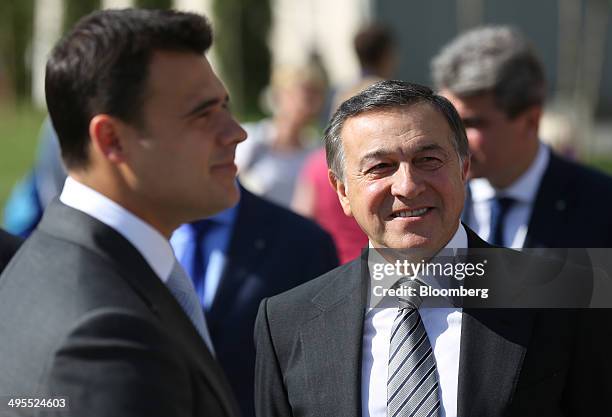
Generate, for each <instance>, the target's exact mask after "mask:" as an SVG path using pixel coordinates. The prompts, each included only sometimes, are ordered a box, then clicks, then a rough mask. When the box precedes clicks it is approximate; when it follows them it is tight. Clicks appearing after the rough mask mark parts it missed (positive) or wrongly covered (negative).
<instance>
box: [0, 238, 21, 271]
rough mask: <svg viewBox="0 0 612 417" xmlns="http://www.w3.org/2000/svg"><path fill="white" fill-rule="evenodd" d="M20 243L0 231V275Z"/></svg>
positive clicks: (18, 240)
mask: <svg viewBox="0 0 612 417" xmlns="http://www.w3.org/2000/svg"><path fill="white" fill-rule="evenodd" d="M22 242H23V240H22V239H20V238H19V237H17V236H13V235H12V234H10V233H7V232H5V231H4V230H2V229H0V273H1V272H2V271H4V268H5V267H6V266H7V265H8V263H9V261H10V260H11V258H12V257H13V255H14V254H15V252H17V249H19V246H21V243H22Z"/></svg>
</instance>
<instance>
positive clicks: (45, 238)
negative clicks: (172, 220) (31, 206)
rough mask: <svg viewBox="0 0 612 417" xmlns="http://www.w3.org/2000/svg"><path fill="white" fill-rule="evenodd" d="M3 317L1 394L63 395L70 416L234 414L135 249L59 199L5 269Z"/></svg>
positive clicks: (222, 385)
mask: <svg viewBox="0 0 612 417" xmlns="http://www.w3.org/2000/svg"><path fill="white" fill-rule="evenodd" d="M0 317H2V320H1V321H0V340H2V343H0V393H1V394H2V395H11V396H20V397H25V398H28V397H30V398H31V397H34V398H43V397H48V396H55V397H60V396H61V397H66V398H67V399H68V406H69V408H68V409H67V410H62V411H60V412H58V413H57V414H56V415H66V416H68V415H70V416H160V417H161V416H204V415H206V416H226V417H235V416H237V415H238V410H237V407H236V405H235V400H234V398H233V396H232V394H231V391H230V388H229V385H228V383H227V381H226V379H225V377H224V375H223V372H222V371H221V369H220V367H219V366H218V365H217V363H216V362H215V360H214V359H213V357H212V356H211V354H210V352H209V351H208V349H207V347H206V345H205V344H204V342H203V340H202V339H201V337H200V336H199V335H198V333H197V331H196V330H195V328H194V326H193V325H192V324H191V322H190V320H189V318H188V317H187V316H186V315H185V314H184V312H183V310H182V309H181V307H180V305H179V304H178V303H177V302H176V300H175V299H174V297H173V296H172V294H171V293H170V292H169V291H168V289H167V288H166V286H165V285H164V284H163V282H162V281H161V280H160V278H159V277H158V276H157V275H155V273H154V272H153V270H152V269H151V268H150V267H149V265H148V264H147V262H146V261H145V260H144V258H143V257H142V256H141V255H140V253H139V252H138V251H137V250H136V249H135V248H134V247H133V246H132V245H131V244H130V243H129V242H128V241H127V240H126V239H124V238H123V237H122V236H121V235H120V234H119V233H118V232H116V231H115V230H113V229H111V228H109V227H108V226H106V225H104V224H103V223H101V222H99V221H98V220H96V219H94V218H92V217H90V216H88V215H86V214H84V213H82V212H80V211H78V210H75V209H72V208H70V207H68V206H66V205H64V204H62V203H60V202H59V201H55V202H54V203H52V204H51V205H50V206H49V208H48V209H47V211H46V213H45V215H44V217H43V220H42V222H41V223H40V225H39V226H38V228H37V229H36V231H35V232H34V233H33V234H32V235H31V237H30V238H29V239H28V240H27V242H26V243H25V244H24V245H23V247H22V249H21V250H20V251H19V252H18V254H17V255H16V256H15V258H14V262H11V264H10V266H9V267H8V268H7V269H6V270H5V272H4V273H3V275H2V278H1V279H0ZM3 407H4V408H3V410H6V407H5V406H3ZM38 412H39V410H37V409H22V410H16V409H9V410H8V415H16V414H17V413H23V414H19V415H38V414H37V413H38Z"/></svg>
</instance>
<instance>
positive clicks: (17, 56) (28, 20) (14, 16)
mask: <svg viewBox="0 0 612 417" xmlns="http://www.w3.org/2000/svg"><path fill="white" fill-rule="evenodd" d="M33 19H34V0H20V1H9V2H6V1H4V2H2V5H1V10H0V72H5V74H6V79H7V81H8V82H9V84H10V86H11V87H12V92H13V93H14V95H15V98H16V99H17V101H18V102H21V101H24V100H27V99H29V97H30V91H31V85H30V84H31V78H32V72H31V68H30V65H29V60H28V59H27V57H26V52H27V51H28V48H29V47H30V44H31V42H32V22H33Z"/></svg>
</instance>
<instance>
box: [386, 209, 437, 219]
mask: <svg viewBox="0 0 612 417" xmlns="http://www.w3.org/2000/svg"><path fill="white" fill-rule="evenodd" d="M429 210H430V208H428V207H424V208H421V209H417V210H402V211H398V212H396V213H393V214H392V215H391V217H393V218H396V217H418V216H422V215H423V214H425V213H427V212H428V211H429Z"/></svg>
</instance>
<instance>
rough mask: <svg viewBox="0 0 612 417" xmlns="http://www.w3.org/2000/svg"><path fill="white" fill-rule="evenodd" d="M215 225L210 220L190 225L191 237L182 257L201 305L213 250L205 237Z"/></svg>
mask: <svg viewBox="0 0 612 417" xmlns="http://www.w3.org/2000/svg"><path fill="white" fill-rule="evenodd" d="M216 224H217V223H216V222H215V221H214V220H212V219H204V220H198V221H196V222H193V223H190V224H189V230H190V231H191V236H190V238H189V244H188V245H186V247H185V253H184V256H183V257H182V260H183V262H182V264H183V266H184V267H185V270H186V271H187V272H188V273H189V276H190V277H191V279H192V281H193V285H194V287H195V290H196V294H197V295H198V298H199V299H200V302H201V303H203V301H204V295H205V294H204V293H205V285H206V269H207V267H208V261H209V260H210V254H211V253H212V250H213V245H212V244H211V242H207V236H208V234H209V233H210V231H211V229H213V228H214V227H215V226H216Z"/></svg>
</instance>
